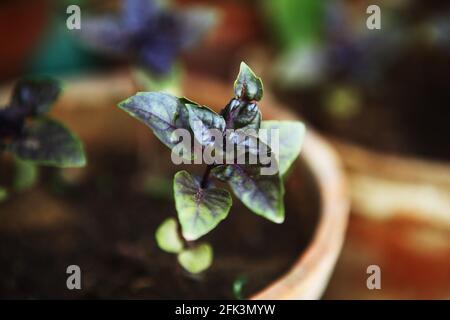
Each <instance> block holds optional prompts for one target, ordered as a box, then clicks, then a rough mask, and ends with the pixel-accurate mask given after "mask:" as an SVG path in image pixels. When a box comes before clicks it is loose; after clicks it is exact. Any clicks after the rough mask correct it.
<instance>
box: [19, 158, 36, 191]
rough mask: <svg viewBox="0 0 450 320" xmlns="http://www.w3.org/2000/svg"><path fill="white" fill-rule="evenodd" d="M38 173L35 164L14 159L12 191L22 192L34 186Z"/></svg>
mask: <svg viewBox="0 0 450 320" xmlns="http://www.w3.org/2000/svg"><path fill="white" fill-rule="evenodd" d="M38 176H39V172H38V169H37V167H36V165H35V164H33V163H32V162H29V161H24V160H21V159H19V158H16V159H15V172H14V190H16V191H18V192H22V191H25V190H28V189H30V188H31V187H33V186H34V185H35V184H36V181H37V180H38Z"/></svg>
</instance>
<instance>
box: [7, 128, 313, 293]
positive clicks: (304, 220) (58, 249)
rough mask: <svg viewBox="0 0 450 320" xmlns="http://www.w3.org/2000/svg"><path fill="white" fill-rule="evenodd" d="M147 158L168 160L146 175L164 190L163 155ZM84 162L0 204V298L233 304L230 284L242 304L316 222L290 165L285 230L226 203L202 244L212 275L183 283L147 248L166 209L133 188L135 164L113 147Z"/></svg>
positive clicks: (138, 169) (300, 171)
mask: <svg viewBox="0 0 450 320" xmlns="http://www.w3.org/2000/svg"><path fill="white" fill-rule="evenodd" d="M148 134H149V135H150V134H151V133H150V132H148ZM151 148H157V149H153V151H155V150H156V151H157V152H158V157H157V158H159V159H167V161H165V162H164V163H166V164H161V163H159V164H157V165H156V164H155V163H153V164H152V165H151V171H153V172H158V174H163V175H164V176H165V177H168V179H169V180H168V182H169V183H170V184H171V181H172V177H173V173H174V172H176V171H178V170H180V167H178V166H172V165H168V163H170V153H169V151H168V150H165V149H162V148H159V147H157V146H155V143H153V146H151ZM149 152H151V151H150V150H149ZM88 156H89V166H88V167H87V168H86V169H83V170H76V171H69V172H68V173H69V176H71V177H72V178H71V179H67V178H66V179H65V180H64V181H65V182H64V183H62V182H61V178H58V177H60V176H61V175H60V173H58V170H55V169H45V170H41V180H40V183H39V185H38V186H36V187H35V188H34V189H33V190H31V191H28V192H26V193H23V194H16V195H13V196H12V197H11V198H10V199H9V200H8V201H7V202H5V203H2V204H0V265H1V275H2V276H1V278H0V288H1V289H0V297H3V298H5V297H8V298H143V299H153V298H192V299H194V298H234V294H233V289H232V288H233V282H234V281H235V279H237V278H238V277H245V278H246V283H245V285H244V287H243V294H244V296H250V295H251V294H254V293H256V292H257V291H258V290H260V289H262V288H264V287H265V286H267V285H268V284H270V283H271V282H273V281H274V280H275V279H276V278H277V277H279V276H281V275H282V274H283V273H285V272H286V271H288V270H289V268H290V266H291V265H292V263H293V262H294V261H295V260H297V259H298V257H299V255H300V254H301V253H302V251H303V250H304V249H305V247H306V246H307V245H308V243H309V242H310V240H311V238H312V236H313V233H314V230H315V227H316V224H317V221H318V214H319V210H320V208H319V206H320V205H319V203H320V198H319V197H320V195H319V192H318V188H317V185H316V183H315V180H314V179H313V177H312V176H311V173H310V172H309V171H308V169H307V168H306V167H305V165H304V164H303V163H302V162H298V163H299V164H298V165H296V167H295V168H294V170H293V172H292V174H291V175H290V177H289V179H288V180H287V181H286V196H285V203H286V221H285V222H284V223H283V224H281V225H277V224H273V223H271V222H268V221H266V220H264V219H263V218H262V217H259V216H256V215H255V214H252V213H251V212H250V211H249V210H247V209H246V208H245V207H244V206H243V205H242V204H240V202H239V201H238V200H237V199H233V200H234V206H233V208H232V210H231V212H230V215H229V217H228V218H227V219H226V220H224V221H223V222H222V223H221V224H220V225H219V226H218V227H217V229H215V230H214V231H213V232H211V233H210V234H209V235H207V236H206V237H205V240H206V241H210V242H211V243H212V245H213V247H214V254H215V257H214V263H213V266H212V267H211V268H210V269H209V270H208V271H207V272H205V273H204V274H202V275H199V276H192V275H188V274H186V272H184V271H183V270H182V269H181V267H180V266H179V265H178V264H177V261H176V257H175V256H174V255H171V254H167V253H164V252H162V251H161V250H160V249H158V248H157V246H156V243H155V240H154V232H155V229H156V228H157V226H158V225H159V224H160V223H161V222H162V221H163V220H164V218H165V217H167V216H170V215H174V214H175V208H174V203H173V200H169V198H166V199H164V198H161V197H155V196H154V193H153V195H152V194H149V193H148V192H144V191H143V190H142V189H140V188H139V187H138V185H139V183H138V181H139V180H140V179H141V178H142V176H143V175H144V167H145V166H142V165H140V164H142V159H138V158H139V157H137V156H136V152H134V153H133V152H128V151H123V149H122V150H121V148H120V147H117V146H116V148H109V147H108V148H101V147H100V146H96V147H95V148H94V147H93V146H90V147H89V146H88ZM151 157H153V158H156V156H155V155H154V153H153V156H151ZM151 157H150V158H151ZM193 168H194V166H189V169H190V170H192V169H193ZM201 169H203V168H201ZM65 176H67V172H66V173H65ZM67 181H72V182H70V183H69V182H67ZM73 181H76V183H74V182H73ZM170 184H169V185H170ZM155 185H158V184H157V183H156V184H155V183H154V184H153V186H155ZM161 185H162V184H161ZM72 264H75V265H79V266H80V268H81V270H82V290H73V291H70V290H68V289H67V288H66V279H67V276H68V275H67V274H66V268H67V266H69V265H72Z"/></svg>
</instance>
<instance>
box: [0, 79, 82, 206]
mask: <svg viewBox="0 0 450 320" xmlns="http://www.w3.org/2000/svg"><path fill="white" fill-rule="evenodd" d="M60 92H61V87H60V85H59V83H58V82H57V81H55V80H53V79H44V78H42V79H37V78H29V79H23V80H20V81H19V82H18V83H17V84H16V86H15V88H14V90H13V94H12V97H11V99H10V102H9V103H8V105H7V106H5V107H2V108H0V154H1V153H2V152H10V153H12V154H13V155H14V156H15V158H16V162H15V164H16V168H15V169H16V172H17V176H16V179H15V181H14V186H13V187H14V189H15V190H19V191H20V190H24V189H26V188H28V187H29V186H30V185H32V184H33V183H34V181H35V180H36V178H37V172H36V168H35V167H34V166H35V165H46V166H54V167H60V168H66V167H82V166H84V165H85V164H86V158H85V154H84V150H83V146H82V144H81V142H80V140H79V139H78V138H77V137H76V136H75V135H74V134H73V133H72V132H70V131H69V130H68V129H67V128H66V127H64V126H63V125H62V124H61V123H59V122H57V121H55V120H53V119H51V118H50V117H49V116H47V113H48V112H49V110H50V109H51V107H52V105H53V103H54V102H55V101H56V99H57V98H58V96H59V94H60ZM3 194H4V195H5V194H6V191H4V192H3ZM4 197H5V196H3V198H4Z"/></svg>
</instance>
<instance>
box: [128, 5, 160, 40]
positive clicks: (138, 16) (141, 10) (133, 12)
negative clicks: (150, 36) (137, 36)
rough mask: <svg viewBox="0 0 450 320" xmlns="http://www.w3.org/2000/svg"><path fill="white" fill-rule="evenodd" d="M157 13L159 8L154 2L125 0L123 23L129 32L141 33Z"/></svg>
mask: <svg viewBox="0 0 450 320" xmlns="http://www.w3.org/2000/svg"><path fill="white" fill-rule="evenodd" d="M157 13H158V8H157V5H156V4H155V1H153V0H124V2H123V9H122V22H123V24H124V27H125V28H126V29H127V30H128V31H129V32H132V33H133V32H139V31H140V30H143V29H145V27H146V24H147V23H148V21H149V20H150V19H153V18H154V16H155V15H156V14H157Z"/></svg>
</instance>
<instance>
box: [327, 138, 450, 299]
mask: <svg viewBox="0 0 450 320" xmlns="http://www.w3.org/2000/svg"><path fill="white" fill-rule="evenodd" d="M333 142H334V145H335V146H336V147H337V149H338V151H339V152H340V154H341V158H342V159H343V160H344V164H345V167H346V170H347V175H348V178H349V183H350V193H351V200H352V214H353V216H352V218H351V220H350V224H349V237H348V239H347V244H346V245H345V247H344V254H343V256H342V259H341V261H340V262H339V265H338V270H337V272H336V275H335V278H336V279H335V280H334V281H332V283H331V288H330V291H329V293H328V294H327V297H329V298H400V299H416V298H422V299H423V298H425V299H436V298H439V299H442V298H444V299H446V298H447V299H448V297H450V165H449V164H446V163H438V162H433V161H429V160H423V159H416V158H410V157H402V156H394V155H390V154H386V153H381V152H375V151H370V150H367V149H365V148H364V147H361V146H357V145H354V144H351V143H348V142H343V141H341V140H336V139H334V141H333ZM358 256H359V258H357V257H358ZM370 264H377V265H379V266H380V268H381V270H382V274H383V276H384V286H383V287H382V288H383V290H379V291H378V290H375V291H369V290H367V288H366V287H365V279H364V277H365V267H367V266H368V265H370ZM356 270H358V271H356ZM355 274H359V275H360V277H355V276H354V275H355ZM377 291H378V292H377Z"/></svg>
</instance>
